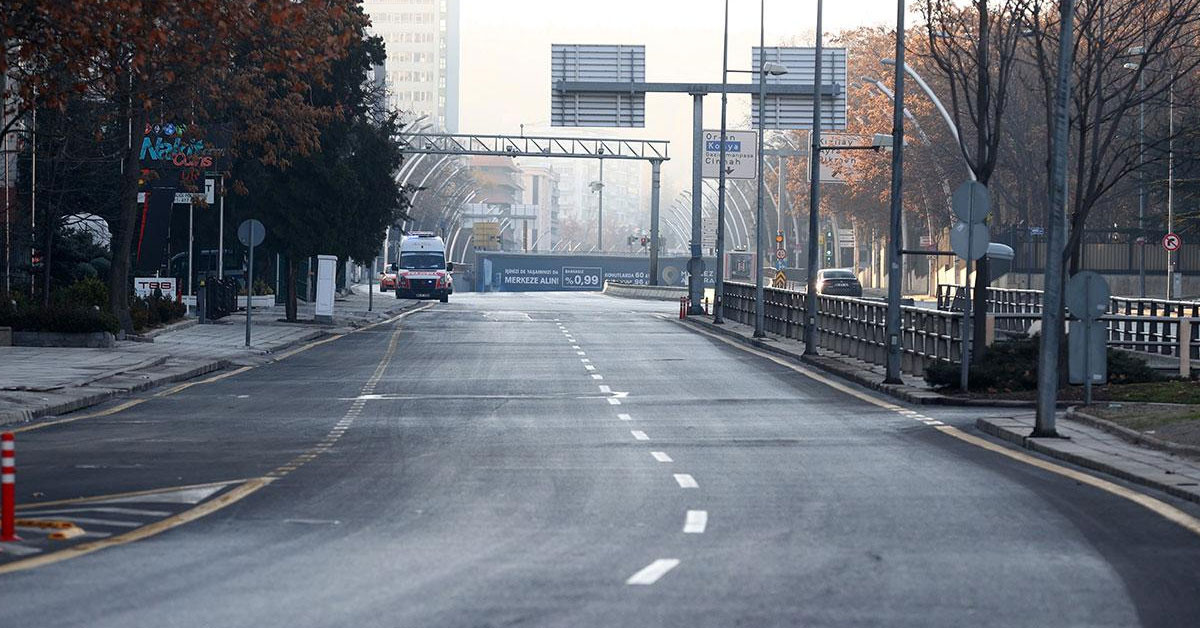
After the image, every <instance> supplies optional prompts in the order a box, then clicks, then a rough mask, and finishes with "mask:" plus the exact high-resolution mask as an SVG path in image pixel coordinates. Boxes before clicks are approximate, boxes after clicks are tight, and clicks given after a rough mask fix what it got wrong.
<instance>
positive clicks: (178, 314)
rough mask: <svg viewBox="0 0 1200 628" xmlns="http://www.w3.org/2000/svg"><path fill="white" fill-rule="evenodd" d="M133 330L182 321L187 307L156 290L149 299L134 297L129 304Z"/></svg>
mask: <svg viewBox="0 0 1200 628" xmlns="http://www.w3.org/2000/svg"><path fill="white" fill-rule="evenodd" d="M129 310H130V312H129V313H130V317H131V318H132V319H133V328H134V329H135V330H137V331H142V330H145V329H149V328H151V327H158V326H159V325H166V324H169V323H173V322H175V321H177V320H180V319H182V318H183V317H184V316H185V315H186V314H187V306H186V305H184V304H182V303H176V302H174V301H172V300H171V299H169V298H167V297H165V296H163V294H162V293H161V292H159V291H158V290H155V291H154V294H153V295H151V296H149V297H144V298H143V297H136V298H134V299H133V300H132V301H130V303H129Z"/></svg>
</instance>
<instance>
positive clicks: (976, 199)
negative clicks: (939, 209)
mask: <svg viewBox="0 0 1200 628" xmlns="http://www.w3.org/2000/svg"><path fill="white" fill-rule="evenodd" d="M950 205H951V206H952V207H953V208H954V215H955V216H958V219H959V220H961V221H963V222H966V223H970V224H976V223H981V222H983V221H984V220H987V217H988V214H990V213H991V212H992V199H991V197H990V196H989V195H988V189H987V186H986V185H984V184H982V183H980V182H978V181H964V182H963V184H962V185H960V186H958V189H956V190H954V195H953V196H951V197H950Z"/></svg>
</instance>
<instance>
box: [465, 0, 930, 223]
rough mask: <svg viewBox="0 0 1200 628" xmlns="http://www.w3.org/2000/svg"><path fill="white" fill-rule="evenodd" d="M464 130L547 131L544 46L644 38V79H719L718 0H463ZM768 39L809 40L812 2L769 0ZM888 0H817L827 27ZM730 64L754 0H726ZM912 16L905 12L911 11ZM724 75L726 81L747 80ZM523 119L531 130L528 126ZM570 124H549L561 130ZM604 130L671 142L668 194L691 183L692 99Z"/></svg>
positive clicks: (655, 107) (738, 103) (737, 59)
mask: <svg viewBox="0 0 1200 628" xmlns="http://www.w3.org/2000/svg"><path fill="white" fill-rule="evenodd" d="M461 2H462V5H461V6H462V74H461V86H462V87H461V89H462V92H461V93H462V104H461V120H460V127H461V130H462V131H463V132H474V133H512V134H516V133H517V132H518V131H519V128H520V125H521V124H522V123H523V124H525V125H526V133H527V134H532V133H533V132H536V127H541V130H543V131H544V130H546V128H547V127H549V117H550V45H551V44H554V43H563V44H644V45H645V46H646V79H647V80H649V81H713V82H717V81H720V80H721V30H722V10H723V6H724V2H723V0H461ZM766 6H767V15H766V17H767V19H766V23H767V28H766V37H767V45H768V46H772V45H778V44H780V43H784V42H786V43H799V44H803V45H808V44H810V43H811V39H812V35H813V33H814V32H815V29H816V19H815V17H816V0H799V1H797V0H767V2H766ZM895 20H896V2H895V0H842V1H840V2H839V1H836V0H834V1H830V2H826V3H825V17H824V28H825V31H826V33H830V32H835V31H838V30H841V29H845V28H852V27H855V26H861V25H877V24H894V23H895ZM729 21H730V26H729V28H730V35H729V67H730V69H748V68H749V66H750V49H751V47H752V46H756V45H758V39H759V2H758V1H757V0H731V2H730V19H729ZM910 22H911V19H910ZM749 78H750V77H749V76H747V75H738V74H732V75H730V80H731V82H748V81H749ZM719 107H720V99H719V97H716V96H710V97H708V98H706V99H705V126H708V127H713V128H715V127H717V126H719V122H720V116H719ZM748 109H749V98H748V97H739V96H731V97H730V118H729V119H730V122H731V126H733V125H734V121H735V120H742V119H743V118H744V117H745V115H746V113H747V111H748ZM531 127H533V128H535V131H531V130H530V129H531ZM570 133H571V129H555V130H554V132H553V134H554V135H569V134H570ZM604 135H607V136H620V137H633V138H645V139H667V140H671V154H672V156H673V159H672V160H671V161H670V162H668V163H667V164H666V166H664V175H665V177H666V179H667V181H666V183H665V185H666V186H667V187H666V189H664V200H669V197H667V196H666V193H667V192H668V191H669V193H670V194H671V195H672V196H673V195H674V193H675V192H676V191H678V190H679V189H680V186H681V185H690V183H689V181H690V179H689V177H690V164H689V163H688V162H689V161H690V159H689V156H690V154H691V100H690V98H689V97H688V96H687V95H685V94H659V95H654V94H651V95H649V96H647V102H646V127H645V128H644V129H607V130H605V131H604Z"/></svg>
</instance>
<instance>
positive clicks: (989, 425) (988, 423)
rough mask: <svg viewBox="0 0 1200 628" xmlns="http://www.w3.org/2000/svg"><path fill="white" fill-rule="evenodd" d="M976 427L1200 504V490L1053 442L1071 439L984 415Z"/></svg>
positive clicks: (1059, 457)
mask: <svg viewBox="0 0 1200 628" xmlns="http://www.w3.org/2000/svg"><path fill="white" fill-rule="evenodd" d="M975 427H976V428H978V429H979V431H981V432H983V433H985V434H988V435H991V436H994V437H996V438H999V439H1001V440H1005V441H1008V442H1010V443H1012V444H1014V445H1017V446H1018V447H1022V448H1024V449H1028V450H1030V451H1033V452H1037V453H1039V454H1042V455H1044V456H1049V457H1051V458H1054V459H1056V460H1062V461H1064V462H1069V463H1071V464H1073V465H1076V466H1080V467H1083V468H1085V469H1091V470H1093V471H1099V472H1101V473H1105V474H1108V475H1111V476H1113V477H1117V478H1121V479H1122V480H1126V481H1128V482H1133V483H1134V484H1139V485H1141V486H1146V487H1149V488H1152V489H1155V490H1158V491H1162V492H1164V493H1167V494H1168V495H1171V496H1174V497H1178V498H1180V499H1184V500H1187V501H1190V502H1194V503H1197V504H1200V494H1197V493H1192V492H1190V491H1186V490H1184V489H1182V488H1180V487H1178V486H1175V485H1173V484H1168V483H1166V482H1160V481H1158V480H1155V479H1154V478H1150V477H1146V476H1144V475H1138V474H1136V473H1130V472H1129V471H1126V470H1125V469H1122V468H1120V467H1117V466H1115V465H1111V464H1108V463H1106V462H1103V461H1100V460H1096V459H1094V458H1088V457H1085V456H1081V455H1079V454H1076V453H1072V452H1069V451H1064V450H1062V449H1060V448H1058V447H1054V446H1053V444H1054V443H1055V442H1068V443H1069V442H1070V441H1069V440H1066V439H1057V438H1030V437H1029V436H1028V435H1026V434H1024V433H1021V432H1018V431H1016V430H1014V429H1013V428H1011V427H1007V426H1004V425H1001V424H1000V423H999V421H998V420H997V419H982V418H981V419H976V420H975ZM1022 427H1025V426H1022ZM1026 429H1027V428H1026Z"/></svg>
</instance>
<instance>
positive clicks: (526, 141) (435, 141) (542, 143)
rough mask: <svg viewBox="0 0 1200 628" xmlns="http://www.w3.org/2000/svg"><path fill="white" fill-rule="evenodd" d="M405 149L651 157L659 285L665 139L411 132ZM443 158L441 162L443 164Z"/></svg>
mask: <svg viewBox="0 0 1200 628" xmlns="http://www.w3.org/2000/svg"><path fill="white" fill-rule="evenodd" d="M404 137H405V141H406V146H405V148H404V152H405V153H408V154H417V155H442V156H443V161H444V160H445V159H447V158H449V157H453V156H464V155H465V156H472V155H476V156H493V157H557V158H574V159H617V160H639V161H649V162H650V168H651V177H650V269H649V270H650V278H651V285H658V270H659V269H658V256H659V249H660V244H659V228H658V226H659V199H660V195H661V189H662V162H664V161H667V160H668V159H670V154H669V149H670V142H669V141H666V140H636V139H604V138H589V137H550V136H529V135H481V134H474V133H408V134H405V135H404ZM440 163H441V162H439V164H440Z"/></svg>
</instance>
